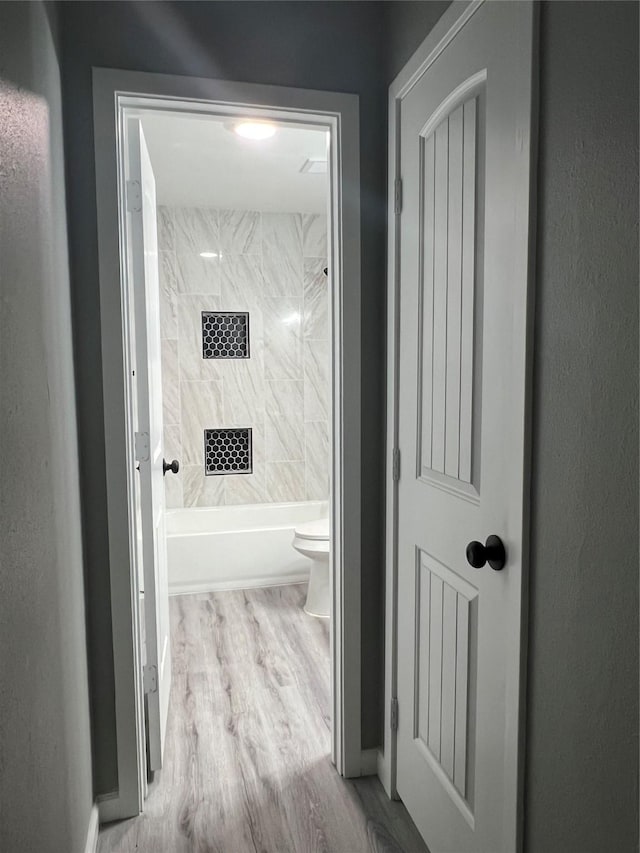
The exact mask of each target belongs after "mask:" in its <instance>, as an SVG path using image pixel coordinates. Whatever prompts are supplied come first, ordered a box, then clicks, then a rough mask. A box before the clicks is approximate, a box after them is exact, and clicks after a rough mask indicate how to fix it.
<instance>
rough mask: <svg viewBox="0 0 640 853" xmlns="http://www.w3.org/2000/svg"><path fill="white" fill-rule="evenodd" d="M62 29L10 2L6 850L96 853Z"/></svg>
mask: <svg viewBox="0 0 640 853" xmlns="http://www.w3.org/2000/svg"><path fill="white" fill-rule="evenodd" d="M52 20H53V10H52V9H47V10H46V11H45V7H44V6H43V5H41V4H38V3H29V4H26V3H25V4H21V3H15V4H14V3H11V4H0V115H2V121H1V122H0V164H1V167H0V221H1V222H2V227H1V228H0V284H1V287H2V304H1V306H0V363H1V364H2V374H1V377H0V382H1V387H0V398H1V401H2V405H1V406H0V433H1V434H2V437H3V447H4V450H5V460H4V464H3V474H2V479H1V480H0V517H2V519H3V522H4V523H3V543H2V569H3V571H2V572H0V648H2V662H3V671H2V681H1V684H0V732H1V733H2V736H1V742H0V748H1V754H0V765H1V766H2V772H1V773H0V848H1V849H3V850H45V849H56V850H80V849H83V848H84V845H85V841H86V835H87V826H88V822H89V815H90V811H91V806H92V801H93V796H92V784H91V749H90V730H89V729H90V727H89V704H88V684H87V658H86V636H85V611H84V587H83V561H82V542H81V526H80V499H79V483H78V452H77V434H76V421H75V401H74V394H75V389H74V373H73V359H72V351H71V309H70V294H69V274H68V265H67V234H66V221H65V194H64V169H63V159H62V120H61V103H60V80H59V69H58V63H57V58H56V51H55V42H54V36H53V34H52V30H51V26H52ZM34 802H36V803H38V808H37V810H36V812H35V813H34V810H33V803H34Z"/></svg>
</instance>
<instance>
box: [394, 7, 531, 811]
mask: <svg viewBox="0 0 640 853" xmlns="http://www.w3.org/2000/svg"><path fill="white" fill-rule="evenodd" d="M483 2H485V0H454V2H452V3H451V5H450V6H449V8H448V9H447V11H446V12H445V13H444V14H443V16H442V17H441V18H440V20H439V21H438V22H437V24H436V25H435V27H434V28H433V30H432V31H431V32H430V33H429V35H428V36H427V37H426V38H425V40H424V41H423V42H422V44H421V45H420V47H419V48H418V50H417V51H416V52H415V53H414V55H413V56H412V57H411V59H410V60H409V62H408V63H407V65H406V66H405V67H404V68H403V69H402V71H401V72H400V73H399V74H398V76H397V77H396V79H395V80H394V81H393V83H392V84H391V86H390V87H389V161H388V162H389V172H388V181H389V183H388V223H389V225H388V255H387V440H386V510H385V532H386V553H385V640H384V673H385V675H384V702H385V705H384V733H383V748H382V750H381V751H380V753H379V755H378V775H379V777H380V780H381V782H382V784H383V786H384V789H385V791H386V792H387V794H388V796H390V797H392V798H396V799H397V797H398V794H397V790H396V733H395V726H394V720H393V717H394V714H395V713H396V711H397V708H396V707H395V701H396V699H397V654H398V646H397V625H398V596H397V591H398V566H397V545H398V542H397V532H398V514H397V513H398V509H397V508H398V484H397V476H394V474H397V473H399V472H397V470H396V465H397V462H396V452H395V451H396V448H397V446H398V418H399V410H398V384H399V377H398V364H399V346H400V329H399V321H400V306H399V299H400V251H399V246H400V217H399V213H400V209H401V203H402V199H401V186H399V184H398V182H399V180H400V110H401V106H402V101H403V99H404V98H405V97H406V96H407V95H408V93H409V92H410V91H411V89H412V88H413V86H414V85H415V84H416V83H417V82H418V80H419V79H420V78H421V77H422V75H423V74H424V73H425V72H426V71H427V69H428V68H429V67H430V66H431V65H432V64H433V63H434V62H435V61H436V59H437V58H438V56H439V55H440V54H441V53H442V51H443V50H444V49H445V48H446V46H447V45H448V44H449V42H450V41H451V40H452V39H453V38H454V37H455V35H456V34H457V33H458V32H459V31H460V30H461V29H462V27H463V26H464V25H465V24H466V23H467V21H468V20H469V19H470V18H471V17H472V16H473V15H474V13H475V12H476V11H477V10H478V9H479V8H480V6H481V5H482V4H483ZM534 11H535V10H534ZM535 39H537V20H536V19H535V18H534V44H535ZM534 57H535V51H534ZM532 89H533V98H532V120H531V139H530V140H523V141H522V144H523V145H530V150H529V155H530V163H531V168H530V176H531V177H530V188H529V189H530V192H529V205H528V212H529V215H528V216H526V217H523V219H522V221H520V222H518V238H519V239H520V240H522V241H524V244H525V245H527V247H528V270H527V278H528V294H527V341H526V350H527V352H526V388H525V429H526V434H525V461H524V463H525V464H524V468H525V488H524V504H523V510H524V516H523V517H524V519H525V523H524V530H523V543H522V545H523V549H522V553H523V557H522V570H523V585H522V612H521V620H520V628H521V655H520V660H519V661H518V662H517V665H515V670H516V671H515V672H510V673H509V677H510V678H512V680H514V681H515V683H514V684H513V685H512V689H514V690H517V691H518V694H519V696H520V719H519V720H518V721H517V722H516V725H517V727H518V733H517V739H518V743H519V746H520V749H519V752H520V756H519V762H518V771H517V788H518V791H517V792H516V796H517V800H518V807H519V814H521V806H522V791H523V768H524V715H525V702H524V698H525V689H526V655H527V614H528V585H527V582H526V579H527V566H528V553H529V529H528V518H529V499H530V484H529V478H530V456H531V440H530V434H531V395H532V368H533V318H534V311H533V305H534V246H535V239H534V237H535V234H534V227H535V191H534V189H535V162H536V156H537V124H536V115H537V80H536V75H535V68H534V74H533V79H532Z"/></svg>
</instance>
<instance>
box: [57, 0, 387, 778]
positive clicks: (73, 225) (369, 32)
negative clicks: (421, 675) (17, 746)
mask: <svg viewBox="0 0 640 853" xmlns="http://www.w3.org/2000/svg"><path fill="white" fill-rule="evenodd" d="M61 15H62V48H63V91H64V99H65V131H66V155H67V158H68V163H69V164H70V167H69V170H68V183H67V188H68V194H69V229H70V246H71V268H72V280H73V289H74V312H75V332H76V341H77V343H76V347H77V371H78V380H79V398H78V405H79V422H80V426H81V429H80V435H81V447H80V452H81V470H82V494H83V505H84V524H85V537H86V539H85V541H86V554H87V562H88V578H89V588H88V607H89V613H90V622H89V630H90V659H91V664H92V670H94V671H97V672H99V673H100V679H99V680H98V679H96V681H95V683H94V684H93V685H92V711H93V715H94V724H95V732H96V737H95V742H94V746H95V751H96V753H95V754H96V768H97V776H96V786H97V790H98V791H107V790H109V789H110V788H112V787H113V786H114V784H115V775H114V774H115V765H114V760H115V754H114V740H113V735H114V713H113V661H112V651H111V633H110V631H111V628H110V610H109V577H108V562H107V559H108V558H107V529H106V497H105V471H104V428H103V412H102V389H101V358H100V317H99V294H98V260H97V241H96V206H95V175H94V157H93V128H92V94H91V66H103V67H111V68H127V69H132V70H138V71H152V72H162V73H169V74H189V75H194V76H203V77H214V78H222V79H229V80H238V81H247V82H261V83H269V84H274V85H280V86H296V87H302V88H310V89H325V90H329V91H341V92H353V93H356V94H358V95H359V96H360V128H361V134H362V143H361V202H362V221H361V226H362V283H363V302H362V365H363V373H362V404H363V411H364V417H363V428H362V454H363V467H362V495H363V501H362V528H363V537H362V566H363V585H362V611H363V612H362V649H363V659H364V662H365V665H364V667H363V690H362V708H363V710H362V734H363V746H364V747H371V746H375V745H377V744H378V743H379V742H380V726H381V707H380V700H379V686H380V680H381V671H382V655H381V642H382V634H381V629H380V625H381V619H382V616H381V575H382V555H383V553H384V548H383V542H382V535H383V534H382V530H383V523H382V518H383V501H384V487H383V483H384V447H383V431H384V414H383V397H384V370H385V367H384V345H383V342H384V304H385V297H384V289H385V180H386V178H385V173H386V160H385V157H386V108H385V104H386V80H385V77H384V64H383V62H382V61H381V58H382V55H383V54H382V44H383V36H384V25H385V4H382V3H375V2H374V3H368V2H354V3H350V2H340V3H334V2H318V3H316V2H294V3H286V2H285V3H279V2H269V3H263V2H257V3H252V2H243V3H238V2H231V3H228V2H221V3H189V2H181V3H173V2H165V3H159V4H158V3H155V2H143V3H137V2H130V3H101V2H95V3H94V2H91V3H84V2H78V3H64V4H62V5H61Z"/></svg>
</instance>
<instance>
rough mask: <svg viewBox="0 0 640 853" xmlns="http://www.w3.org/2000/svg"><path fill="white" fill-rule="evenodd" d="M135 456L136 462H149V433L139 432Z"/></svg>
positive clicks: (135, 441)
mask: <svg viewBox="0 0 640 853" xmlns="http://www.w3.org/2000/svg"><path fill="white" fill-rule="evenodd" d="M134 454H135V457H136V462H148V461H149V433H148V432H137V433H136V434H135V436H134Z"/></svg>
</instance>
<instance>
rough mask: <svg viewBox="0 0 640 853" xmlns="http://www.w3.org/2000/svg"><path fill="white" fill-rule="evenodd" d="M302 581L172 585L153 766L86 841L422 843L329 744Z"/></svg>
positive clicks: (284, 848) (148, 849)
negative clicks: (128, 807)
mask: <svg viewBox="0 0 640 853" xmlns="http://www.w3.org/2000/svg"><path fill="white" fill-rule="evenodd" d="M304 597H305V586H304V585H293V586H280V587H273V588H270V589H255V590H245V591H237V592H236V591H234V592H220V593H211V594H206V595H184V596H177V597H174V598H172V599H171V602H170V603H171V623H172V626H171V627H172V651H173V686H172V693H171V706H170V711H169V723H168V730H167V743H166V751H165V767H164V769H163V770H162V772H161V773H159V774H157V779H156V781H155V782H154V783H153V785H152V786H151V788H150V791H149V797H148V799H147V802H146V807H145V812H144V814H142V815H140V817H138V818H134V819H132V820H127V821H122V822H120V823H114V824H110V825H109V826H107V827H105V828H104V829H103V830H102V831H101V833H100V844H99V853H134V851H136V853H214V851H215V853H245V851H247V853H249V851H250V853H316V851H318V853H320V851H324V853H360V851H362V853H365V851H376V853H383V851H384V853H414V851H415V853H426V848H425V846H424V844H423V843H422V841H421V839H420V837H419V835H418V833H417V830H416V829H415V827H414V826H413V823H412V822H411V820H410V818H409V816H408V814H407V812H406V810H405V808H404V806H403V805H402V804H401V803H395V802H391V801H389V800H388V799H387V797H386V795H385V793H384V791H383V789H382V787H381V785H380V783H379V781H378V780H377V779H376V778H374V777H369V778H366V779H360V780H355V781H347V780H345V779H342V778H340V776H338V774H337V773H336V771H335V769H334V768H333V766H332V764H331V761H330V758H329V752H330V716H329V715H330V691H329V632H328V622H327V621H325V620H321V619H314V618H313V617H310V616H307V615H306V613H304V611H303V610H302V605H303V603H304Z"/></svg>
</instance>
